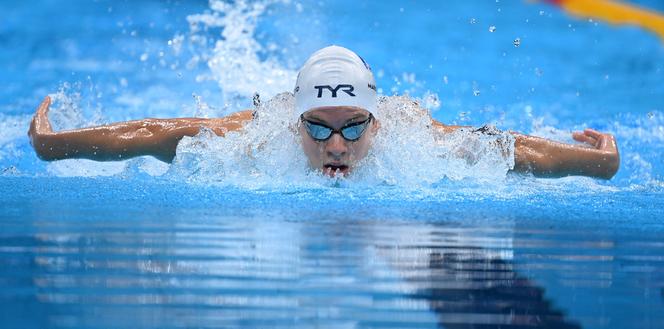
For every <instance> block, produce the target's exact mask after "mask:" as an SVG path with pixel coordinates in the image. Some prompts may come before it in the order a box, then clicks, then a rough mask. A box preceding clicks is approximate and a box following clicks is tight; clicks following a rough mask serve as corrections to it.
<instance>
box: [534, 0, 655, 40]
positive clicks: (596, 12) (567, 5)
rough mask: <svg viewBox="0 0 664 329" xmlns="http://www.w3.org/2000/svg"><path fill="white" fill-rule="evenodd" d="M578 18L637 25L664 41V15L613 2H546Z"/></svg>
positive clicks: (568, 0)
mask: <svg viewBox="0 0 664 329" xmlns="http://www.w3.org/2000/svg"><path fill="white" fill-rule="evenodd" d="M545 1H546V2H549V3H552V4H554V5H557V6H559V7H561V8H563V9H564V10H565V11H567V12H568V13H570V14H572V15H574V16H578V17H588V18H593V19H601V20H604V21H607V22H609V23H611V24H615V25H621V24H628V25H637V26H640V27H642V28H645V29H648V30H650V31H652V32H655V33H656V34H657V35H659V37H660V38H661V39H662V41H664V14H661V13H658V12H656V11H653V10H647V9H644V8H639V7H637V6H634V5H630V4H626V3H622V2H618V1H613V0H545Z"/></svg>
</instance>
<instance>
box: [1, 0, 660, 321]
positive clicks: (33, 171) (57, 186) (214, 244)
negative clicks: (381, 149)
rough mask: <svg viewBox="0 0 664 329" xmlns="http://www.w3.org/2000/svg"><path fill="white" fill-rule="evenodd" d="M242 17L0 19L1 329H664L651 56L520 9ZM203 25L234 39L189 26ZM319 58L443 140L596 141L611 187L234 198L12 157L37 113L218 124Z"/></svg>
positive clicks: (463, 186)
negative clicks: (602, 136)
mask: <svg viewBox="0 0 664 329" xmlns="http://www.w3.org/2000/svg"><path fill="white" fill-rule="evenodd" d="M634 3H638V4H639V5H641V6H643V7H648V8H652V9H654V10H659V11H660V12H664V8H663V7H662V4H661V2H659V1H654V0H653V1H646V0H640V1H638V2H634ZM255 4H257V3H255V2H251V3H250V4H249V6H248V8H249V9H247V10H244V11H242V10H238V8H241V7H242V4H241V3H240V4H238V3H235V5H233V6H230V7H229V8H227V9H225V11H220V10H219V9H218V7H215V6H217V5H219V3H212V4H209V3H207V2H205V1H187V2H179V1H170V2H159V1H140V2H139V1H131V2H118V1H89V2H88V1H79V2H73V1H72V2H62V1H39V2H3V3H0V12H2V13H4V18H3V19H2V20H0V83H2V86H3V87H4V88H1V89H0V128H1V129H0V195H2V197H1V198H0V321H2V323H3V325H2V326H3V327H7V328H69V327H86V328H87V327H102V328H107V327H131V328H135V327H187V328H188V327H197V328H207V327H257V328H264V327H288V328H291V327H307V328H308V327H314V326H318V327H395V328H403V327H418V328H419V327H427V328H434V327H445V328H468V327H472V326H474V327H480V328H494V327H495V328H498V327H504V328H523V327H541V328H661V327H664V316H663V314H664V243H663V242H662V241H664V222H663V221H662V218H664V216H663V215H664V210H662V209H663V206H664V202H663V201H662V200H663V199H664V198H663V197H664V157H662V156H661V154H662V152H663V151H664V109H663V108H662V104H664V84H662V82H664V79H663V78H664V41H663V40H661V39H659V38H658V37H657V36H656V35H655V34H653V33H650V32H648V31H645V30H643V29H640V28H637V27H632V26H622V27H615V26H611V25H608V24H606V23H603V22H601V21H589V20H587V19H580V18H576V17H571V16H569V15H568V14H566V13H564V12H562V11H560V10H559V9H558V8H556V7H554V6H551V5H547V4H541V3H534V4H533V3H529V2H521V1H499V2H495V1H476V2H473V3H472V4H471V3H468V2H461V1H458V2H451V1H440V2H437V3H433V2H398V1H384V2H373V1H366V2H363V1H335V2H334V3H322V2H320V3H319V2H317V1H312V2H306V1H304V2H294V1H291V2H269V3H258V4H264V5H265V8H263V7H262V6H258V7H255V6H254V5H255ZM251 8H253V10H255V14H247V12H248V11H251V10H250V9H251ZM215 9H216V13H217V16H216V17H217V18H218V19H219V18H220V17H231V18H236V19H237V20H235V21H233V25H232V27H235V28H237V29H238V30H239V31H240V32H242V31H244V33H240V34H238V35H239V36H238V35H231V36H229V35H224V36H221V35H220V32H221V31H222V28H220V27H218V26H215V22H219V20H215V21H209V20H208V21H207V23H200V21H199V23H198V24H197V26H192V24H190V22H192V21H195V20H196V18H195V16H191V15H197V14H206V13H207V14H210V15H212V14H214V13H215ZM188 17H189V21H188V20H187V19H188ZM197 17H199V18H200V17H204V18H206V19H209V18H210V17H212V16H197ZM491 26H494V27H495V31H494V32H490V31H489V28H490V27H491ZM254 28H255V29H254ZM225 29H226V31H229V30H230V28H229V26H228V25H227V26H225ZM203 38H205V39H203ZM516 38H519V39H520V45H519V46H518V47H515V46H514V40H515V39H516ZM332 43H335V44H340V45H343V46H346V47H348V48H351V49H353V50H355V51H356V52H358V53H359V54H361V55H362V56H363V57H364V58H365V59H366V60H367V62H369V64H370V65H371V66H372V68H373V70H374V72H375V74H376V76H377V84H378V86H379V87H380V88H381V90H382V93H383V94H384V95H393V94H400V95H401V94H407V95H410V97H413V98H417V99H420V101H421V103H422V104H424V105H425V106H426V107H428V108H429V109H430V110H431V111H432V114H433V117H434V118H436V119H438V120H440V121H442V122H445V123H457V124H467V125H482V124H484V123H487V122H488V123H494V124H496V125H497V126H498V127H499V128H502V129H511V130H516V131H521V132H524V133H528V134H533V135H538V136H544V137H548V138H553V139H556V140H561V141H566V142H571V138H570V137H569V134H570V132H571V131H572V130H576V129H582V128H584V127H594V128H596V129H599V130H603V131H607V132H610V133H613V134H615V135H616V137H617V140H618V144H619V148H620V152H621V169H620V171H619V172H618V174H617V175H616V177H614V178H613V179H612V180H610V181H596V180H593V179H589V178H581V177H568V178H564V179H558V180H548V179H536V178H532V177H527V176H526V177H524V176H519V175H511V174H509V175H507V176H505V177H498V178H497V179H496V180H490V181H486V180H485V179H473V178H472V177H469V178H464V179H461V180H455V179H446V180H443V181H441V182H436V183H434V184H430V183H426V184H425V183H422V184H419V185H418V184H399V183H397V184H375V185H371V184H367V183H366V181H362V182H354V181H353V179H348V180H346V181H343V182H341V183H340V184H330V183H329V182H322V183H321V182H319V181H314V182H312V183H311V184H300V183H293V182H292V181H290V180H289V179H284V180H277V181H276V182H272V183H271V184H265V183H264V182H263V181H264V179H263V180H261V177H258V178H256V177H254V176H252V175H250V174H247V175H246V177H242V176H241V177H240V179H242V180H246V181H248V182H249V183H247V184H238V182H237V180H231V179H221V180H220V179H219V176H215V175H210V174H209V172H214V171H215V170H217V169H218V168H215V167H214V166H212V167H209V166H208V167H204V168H202V169H203V170H201V171H202V172H205V173H204V174H200V173H193V172H188V171H187V170H188V169H190V168H170V167H169V166H167V165H164V164H161V163H159V162H157V161H156V160H153V159H151V158H139V159H132V160H129V161H124V162H111V163H95V162H91V161H79V160H71V161H61V162H55V163H46V162H43V161H41V160H39V159H38V158H37V157H36V156H35V155H34V153H33V152H32V149H31V148H30V146H29V142H28V139H27V136H26V132H27V127H28V124H29V120H30V117H31V115H32V113H33V111H34V109H35V108H36V106H37V105H38V104H39V102H40V100H41V99H42V98H43V97H44V96H45V95H47V94H52V95H54V97H55V98H56V100H57V102H56V103H55V104H54V107H53V110H52V112H51V119H52V121H53V122H54V125H55V126H56V127H57V128H73V127H82V126H88V125H92V124H99V123H107V122H113V121H119V120H128V119H138V118H143V117H175V116H194V115H203V116H216V115H223V114H226V113H230V112H233V111H236V110H239V109H244V108H247V107H250V106H251V96H252V95H253V92H259V93H260V94H261V98H262V99H263V100H267V99H269V98H270V97H271V96H273V95H274V94H276V93H277V92H279V91H288V90H290V88H292V85H293V81H290V80H288V77H291V76H292V75H293V74H294V72H296V70H297V68H298V66H299V65H300V64H301V63H302V61H303V60H304V59H306V57H307V56H308V55H309V54H310V53H311V52H312V51H314V50H316V49H318V48H320V47H322V46H325V45H328V44H332ZM215 45H217V46H219V47H220V48H215ZM256 45H258V46H257V47H256ZM215 49H226V50H228V49H231V50H233V51H237V53H242V51H244V50H248V51H249V52H247V53H244V55H243V56H239V57H237V58H238V61H239V62H240V63H242V67H241V68H240V70H238V72H244V75H242V76H241V77H238V76H235V75H233V74H234V71H232V70H227V69H226V70H219V69H218V68H215V66H214V64H213V63H218V61H219V60H223V59H224V58H226V59H227V58H230V57H232V56H225V55H229V54H231V55H232V54H237V53H232V52H226V53H223V54H220V53H219V52H216V53H215ZM238 49H239V50H238ZM232 58H235V57H232ZM215 60H217V62H215ZM222 62H223V61H222ZM257 68H259V69H262V70H263V71H255V69H257ZM280 70H284V71H285V72H286V74H285V75H284V77H283V78H281V79H278V78H275V79H274V81H268V80H269V79H268V78H266V77H279V75H278V74H277V73H278V72H281V71H280ZM414 147H416V146H414ZM204 165H209V164H207V163H205V164H204ZM417 169H418V168H413V170H417ZM425 169H426V168H425ZM183 173H184V175H183ZM206 173H207V174H206ZM187 175H191V177H194V178H195V179H190V178H191V177H190V176H187ZM206 175H209V176H206ZM182 176H186V177H182ZM263 178H264V177H263ZM252 179H255V181H257V182H258V183H256V184H252ZM206 180H208V181H209V184H207V183H206Z"/></svg>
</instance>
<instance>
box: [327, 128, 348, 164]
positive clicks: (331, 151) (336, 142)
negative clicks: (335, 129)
mask: <svg viewBox="0 0 664 329" xmlns="http://www.w3.org/2000/svg"><path fill="white" fill-rule="evenodd" d="M325 152H326V153H327V155H328V156H329V157H331V158H333V159H340V158H342V157H343V156H344V155H346V153H347V152H348V145H346V141H345V140H344V139H343V137H341V134H338V133H335V134H332V136H330V139H328V140H327V143H326V144H325Z"/></svg>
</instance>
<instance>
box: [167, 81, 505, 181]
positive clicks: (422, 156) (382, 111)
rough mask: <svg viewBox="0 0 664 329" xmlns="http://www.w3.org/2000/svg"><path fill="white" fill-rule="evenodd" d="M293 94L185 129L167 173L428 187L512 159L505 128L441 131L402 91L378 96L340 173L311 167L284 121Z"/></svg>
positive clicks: (482, 176)
mask: <svg viewBox="0 0 664 329" xmlns="http://www.w3.org/2000/svg"><path fill="white" fill-rule="evenodd" d="M292 111H293V96H292V94H291V93H282V94H279V95H277V96H276V97H274V98H273V99H271V100H270V101H268V102H266V103H265V104H263V105H261V106H260V107H259V108H258V110H257V113H258V115H257V118H256V119H254V120H253V121H252V122H250V123H249V124H248V125H247V126H246V127H245V128H244V129H243V130H241V131H239V132H233V133H229V134H227V135H226V136H225V137H217V136H216V135H214V133H213V132H212V131H209V130H203V131H202V132H201V133H200V134H199V135H197V136H195V137H191V138H190V137H185V138H184V139H183V140H182V141H181V142H180V144H179V145H178V149H177V156H176V158H175V161H174V163H173V165H172V166H171V169H170V174H171V177H174V178H175V179H181V178H185V179H186V180H187V181H191V182H201V183H205V184H209V183H212V182H214V183H217V184H221V185H233V186H239V187H245V188H265V187H280V188H284V187H286V188H288V187H312V186H319V187H320V186H330V185H335V184H339V183H343V184H352V185H365V184H366V185H368V186H372V185H376V184H379V185H380V184H387V185H397V186H410V187H418V186H420V187H426V186H429V185H431V184H434V183H437V182H440V181H441V180H443V179H446V178H447V179H451V180H461V179H466V178H470V179H478V180H493V181H496V180H498V181H500V180H503V179H504V178H505V175H506V173H507V172H508V171H509V170H510V169H511V168H513V166H514V139H513V137H512V136H511V135H510V134H508V133H501V132H496V133H495V134H486V133H480V132H477V131H474V130H473V129H470V128H468V129H461V130H458V131H456V132H454V133H451V134H443V133H440V132H439V131H438V130H437V128H435V127H434V126H432V121H431V117H430V115H429V112H428V111H427V110H425V109H423V108H421V107H420V106H419V104H418V103H417V102H415V101H413V100H412V99H410V98H408V97H406V96H393V97H381V98H380V100H379V104H378V109H377V111H376V113H375V116H376V118H377V120H379V122H380V125H381V127H380V129H379V132H378V134H377V135H376V137H375V140H374V144H373V145H372V148H371V150H370V153H369V155H368V156H367V158H365V159H364V160H363V161H361V163H359V164H358V167H357V169H356V171H355V172H354V173H353V174H351V175H350V176H349V177H348V178H345V179H341V180H339V179H329V178H325V177H323V176H322V175H321V174H320V173H318V172H317V171H313V170H311V169H310V168H309V167H308V165H307V159H306V157H305V155H304V152H303V150H302V146H301V142H300V137H299V136H298V135H297V130H296V129H295V128H294V126H293V123H292V122H289V121H288V118H290V117H291V112H292Z"/></svg>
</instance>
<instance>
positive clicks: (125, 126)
mask: <svg viewBox="0 0 664 329" xmlns="http://www.w3.org/2000/svg"><path fill="white" fill-rule="evenodd" d="M50 105H51V98H50V97H48V96H47V97H46V98H44V101H43V102H42V103H41V105H39V108H37V112H36V113H35V115H34V117H33V118H32V122H31V123H30V130H29V131H28V136H29V137H30V143H31V144H32V147H33V148H34V149H35V152H36V153H37V156H39V158H40V159H42V160H46V161H53V160H62V159H71V158H82V159H91V160H97V161H114V160H124V159H128V158H132V157H137V156H143V155H151V156H153V157H155V158H157V159H159V160H161V161H164V162H171V161H173V158H174V157H175V149H176V148H177V144H178V142H179V141H180V140H181V139H182V138H183V137H184V136H195V135H196V134H198V132H199V131H200V128H201V127H206V128H210V129H211V130H212V131H214V132H215V133H216V134H217V135H219V136H224V135H225V134H226V133H227V132H230V131H235V130H239V129H241V128H242V127H243V126H244V124H245V123H246V122H248V121H250V120H251V119H252V113H251V111H242V112H238V113H234V114H231V115H229V116H227V117H224V118H219V119H203V118H177V119H143V120H134V121H126V122H118V123H113V124H108V125H103V126H97V127H90V128H82V129H75V130H65V131H58V132H54V131H53V129H52V127H51V123H50V122H49V120H48V109H49V106H50Z"/></svg>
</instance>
